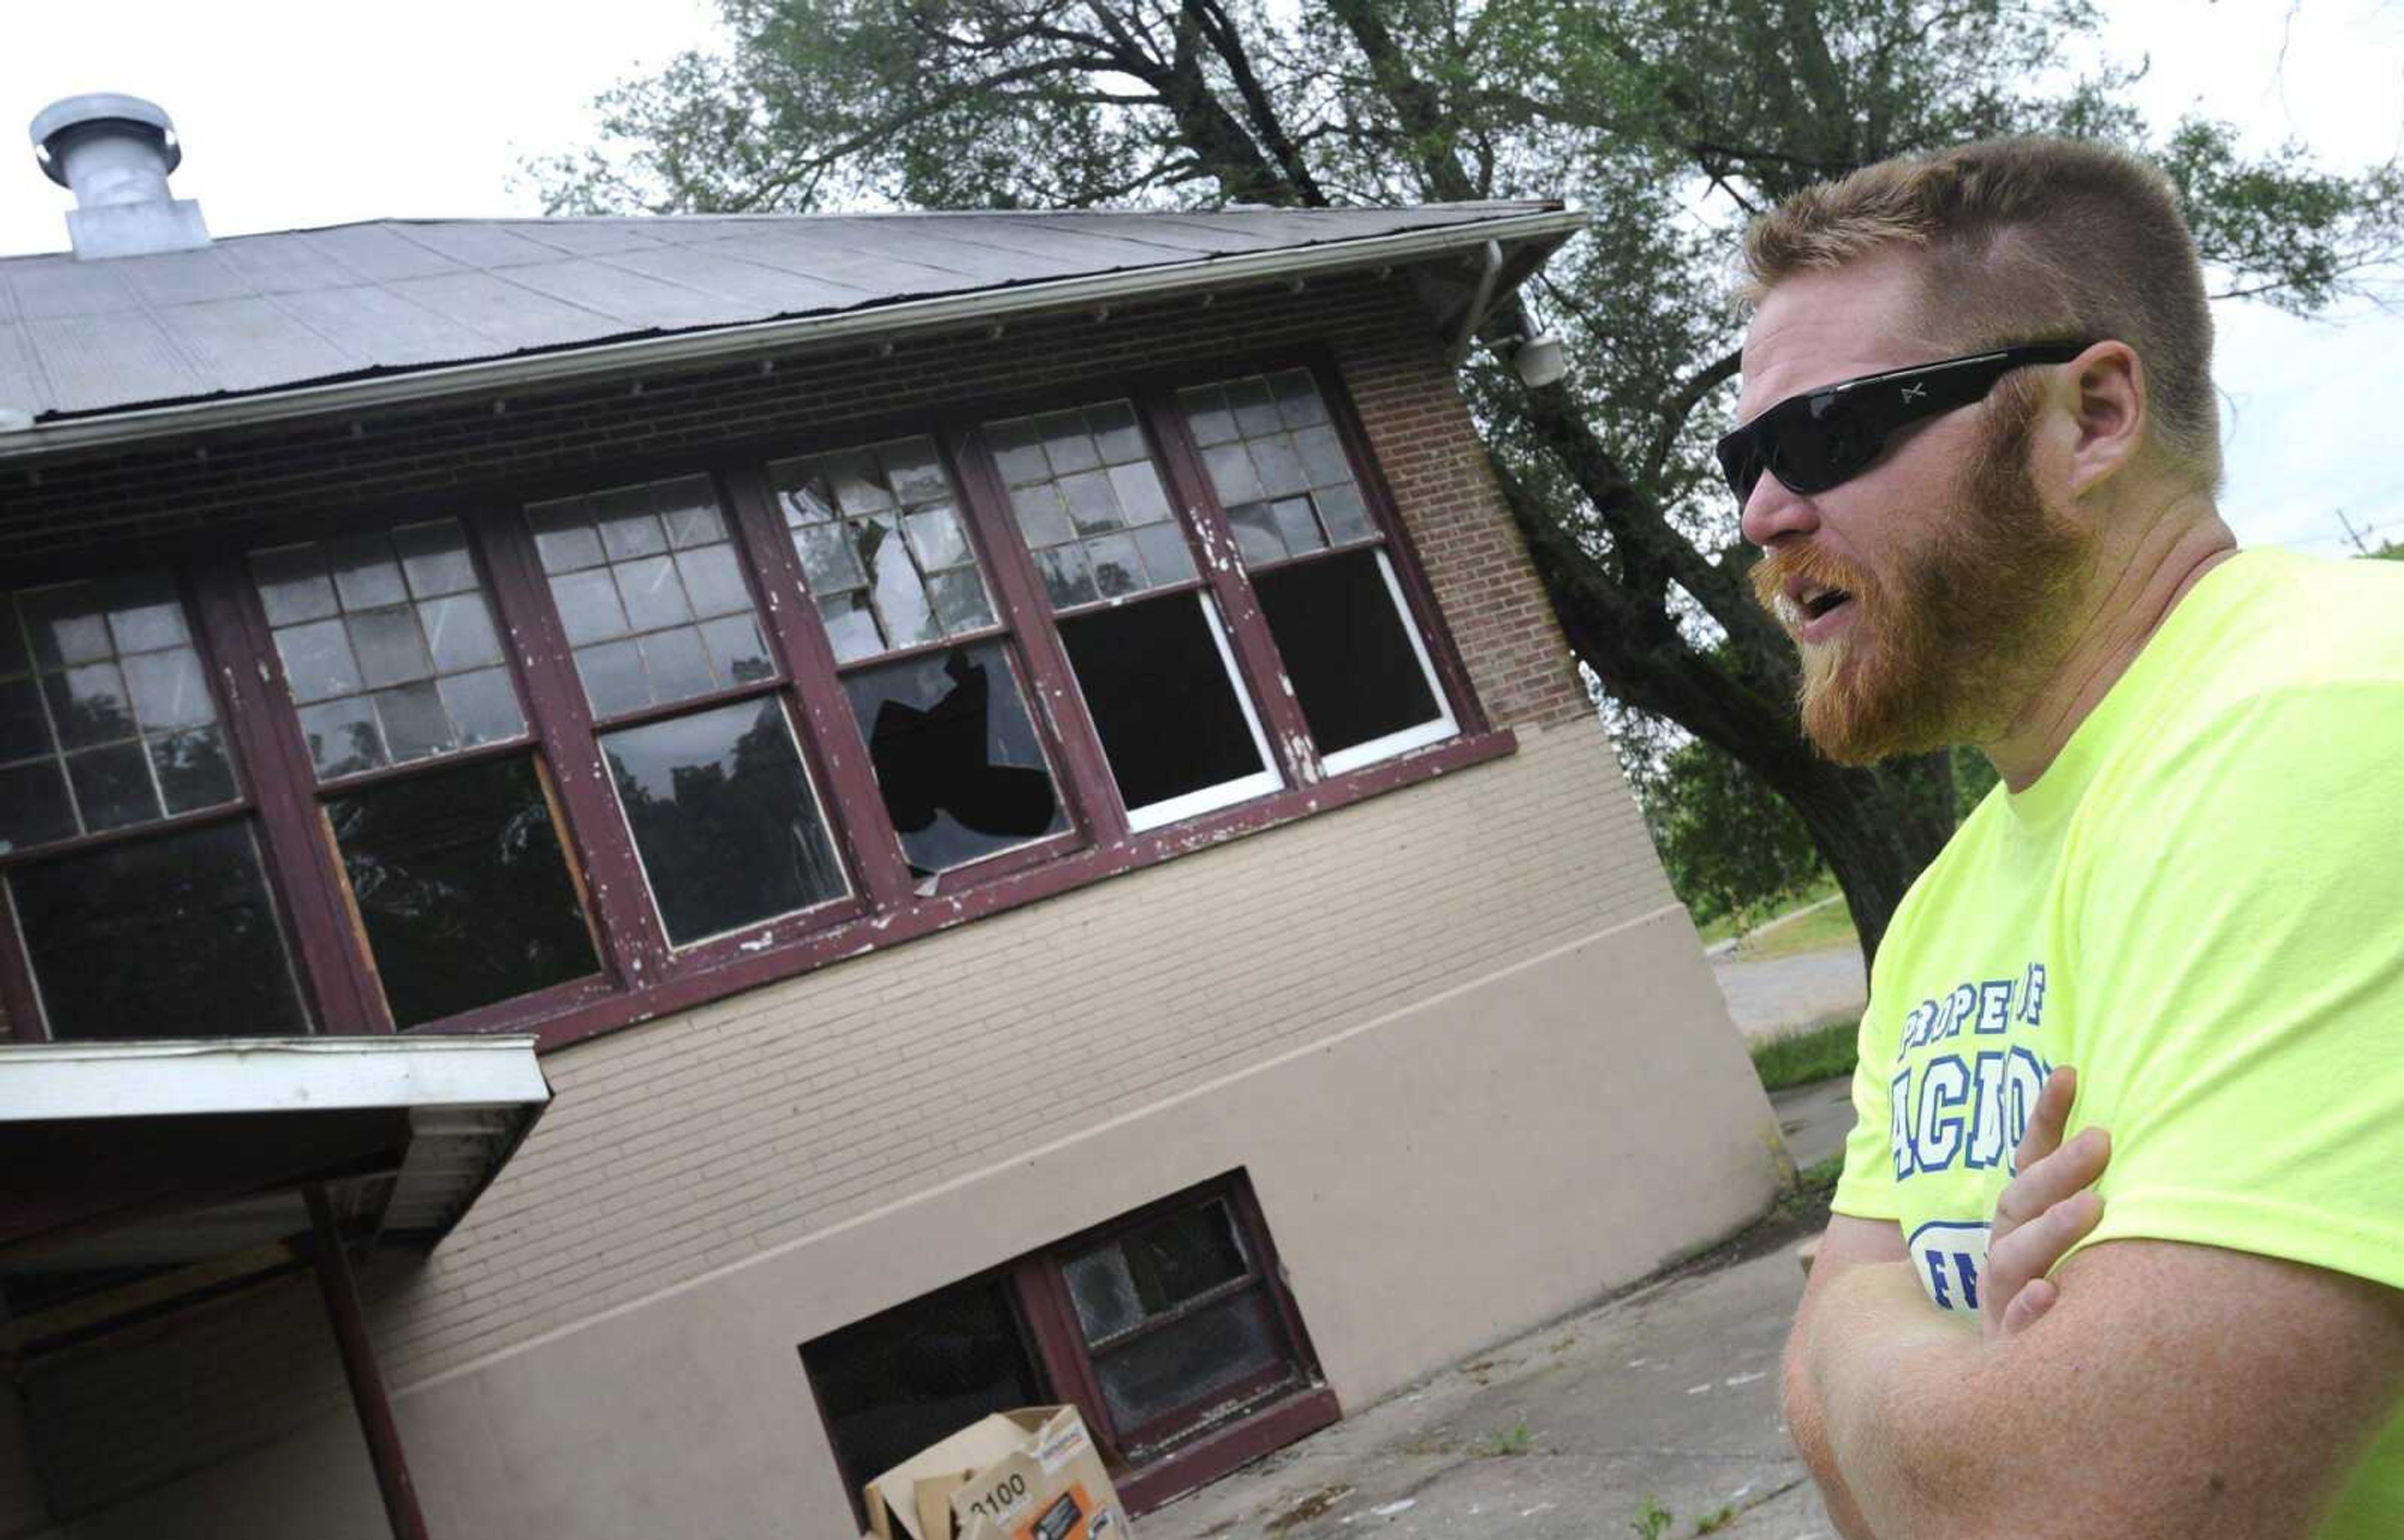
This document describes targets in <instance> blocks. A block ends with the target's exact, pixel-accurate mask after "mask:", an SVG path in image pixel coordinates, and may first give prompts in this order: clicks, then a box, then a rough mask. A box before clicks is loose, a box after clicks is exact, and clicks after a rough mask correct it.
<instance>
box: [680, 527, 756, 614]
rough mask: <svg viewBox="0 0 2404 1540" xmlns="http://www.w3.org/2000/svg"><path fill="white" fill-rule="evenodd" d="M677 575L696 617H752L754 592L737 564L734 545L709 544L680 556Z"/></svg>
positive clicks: (681, 552)
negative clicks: (735, 562)
mask: <svg viewBox="0 0 2404 1540" xmlns="http://www.w3.org/2000/svg"><path fill="white" fill-rule="evenodd" d="M676 565H677V574H678V576H679V577H681V578H682V579H683V580H684V591H685V595H686V597H688V598H689V599H691V600H692V612H693V613H694V614H696V615H748V614H749V613H750V612H751V591H750V590H749V589H748V588H746V587H745V586H743V573H742V570H741V568H739V567H736V566H735V564H734V547H733V546H731V545H726V544H722V543H721V544H719V545H706V546H702V547H701V548H699V549H698V550H692V551H680V552H678V553H677V559H676Z"/></svg>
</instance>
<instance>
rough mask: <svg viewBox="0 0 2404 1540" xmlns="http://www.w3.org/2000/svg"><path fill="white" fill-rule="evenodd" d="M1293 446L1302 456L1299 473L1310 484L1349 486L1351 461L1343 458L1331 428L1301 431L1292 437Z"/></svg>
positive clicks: (1340, 444) (1342, 452)
mask: <svg viewBox="0 0 2404 1540" xmlns="http://www.w3.org/2000/svg"><path fill="white" fill-rule="evenodd" d="M1293 443H1294V449H1295V452H1296V453H1297V454H1299V455H1301V456H1302V473H1303V475H1304V476H1305V477H1306V478H1307V480H1308V481H1309V483H1310V484H1311V485H1313V486H1349V485H1351V484H1352V462H1351V461H1349V460H1348V459H1346V458H1345V457H1344V446H1343V444H1342V443H1341V442H1339V441H1337V440H1336V437H1335V429H1334V428H1332V427H1311V428H1305V429H1304V430H1303V431H1302V432H1300V433H1297V434H1295V435H1294V436H1293Z"/></svg>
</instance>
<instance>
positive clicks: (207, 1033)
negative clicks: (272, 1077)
mask: <svg viewBox="0 0 2404 1540" xmlns="http://www.w3.org/2000/svg"><path fill="white" fill-rule="evenodd" d="M0 805H5V804H0ZM0 817H5V815H0ZM7 880H8V887H9V889H10V892H11V895H12V896H13V897H14V898H15V900H16V907H17V917H18V923H19V924H20V926H21V928H22V931H23V935H24V938H25V951H26V955H27V956H28V958H29V959H31V960H32V962H33V971H34V980H35V985H36V986H37V987H39V989H40V991H41V997H42V1014H43V1015H44V1017H45V1018H46V1019H47V1020H48V1021H49V1029H50V1035H51V1036H52V1037H54V1038H59V1039H62V1040H90V1039H106V1038H143V1037H277V1036H292V1035H296V1034H299V1033H303V1032H306V1031H308V1030H309V1020H308V1017H307V1015H306V1014H305V1013H304V1011H303V1009H302V1007H301V995H300V990H299V988H298V987H296V986H295V985H294V983H293V977H292V967H291V963H290V960H289V959H288V958H287V955H286V952H285V948H284V934H283V930H282V928H281V927H280V926H278V925H277V923H276V920H275V910H274V905H273V903H272V902H271V901H270V899H269V897H268V891H267V880H266V875H265V874H264V873H263V872H262V871H261V869H260V866H259V851H258V848H257V847H256V845H255V844H254V843H253V842H252V838H251V829H250V824H249V822H248V820H246V819H234V820H232V821H230V822H225V823H218V824H214V825H211V826H210V827H208V828H205V829H191V830H186V831H182V832H179V833H168V834H163V835H161V836H159V837H157V838H153V839H142V840H135V841H132V842H130V843H127V844H123V845H119V846H114V847H110V848H108V849H105V850H95V851H92V852H91V853H89V854H87V855H80V856H70V857H68V858H66V859H64V860H62V861H45V862H42V863H40V864H38V865H33V866H21V867H19V868H17V869H16V870H14V871H12V872H10V873H9V874H8V879H7Z"/></svg>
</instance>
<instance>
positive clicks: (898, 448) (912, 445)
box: [878, 439, 952, 507]
mask: <svg viewBox="0 0 2404 1540" xmlns="http://www.w3.org/2000/svg"><path fill="white" fill-rule="evenodd" d="M878 454H879V455H881V456H882V457H883V459H884V461H885V472H886V479H887V481H888V483H890V484H891V485H892V488H893V493H894V496H896V497H900V498H901V500H902V501H903V502H904V503H907V504H910V505H912V506H913V507H915V506H916V505H917V504H920V503H927V502H936V501H940V500H941V499H943V498H945V497H950V496H951V495H952V483H951V479H950V478H949V477H947V476H945V475H944V474H943V461H942V460H940V459H939V458H937V457H936V455H935V441H934V440H932V439H901V440H897V441H894V442H892V443H889V444H883V445H880V446H879V447H878Z"/></svg>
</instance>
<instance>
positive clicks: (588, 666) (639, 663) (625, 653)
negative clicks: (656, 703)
mask: <svg viewBox="0 0 2404 1540" xmlns="http://www.w3.org/2000/svg"><path fill="white" fill-rule="evenodd" d="M576 673H577V677H578V678H580V679H582V680H583V681H584V698H585V699H586V700H587V701H589V702H591V703H592V707H593V714H594V716H596V717H614V716H616V715H617V714H618V713H620V712H622V711H639V710H641V709H642V708H643V707H646V706H649V705H650V704H651V686H650V680H649V679H646V678H645V677H644V674H643V650H642V649H641V648H640V647H638V646H636V644H635V643H633V642H631V641H616V642H603V643H602V644H601V645H600V646H598V647H580V648H578V649H577V650H576Z"/></svg>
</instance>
